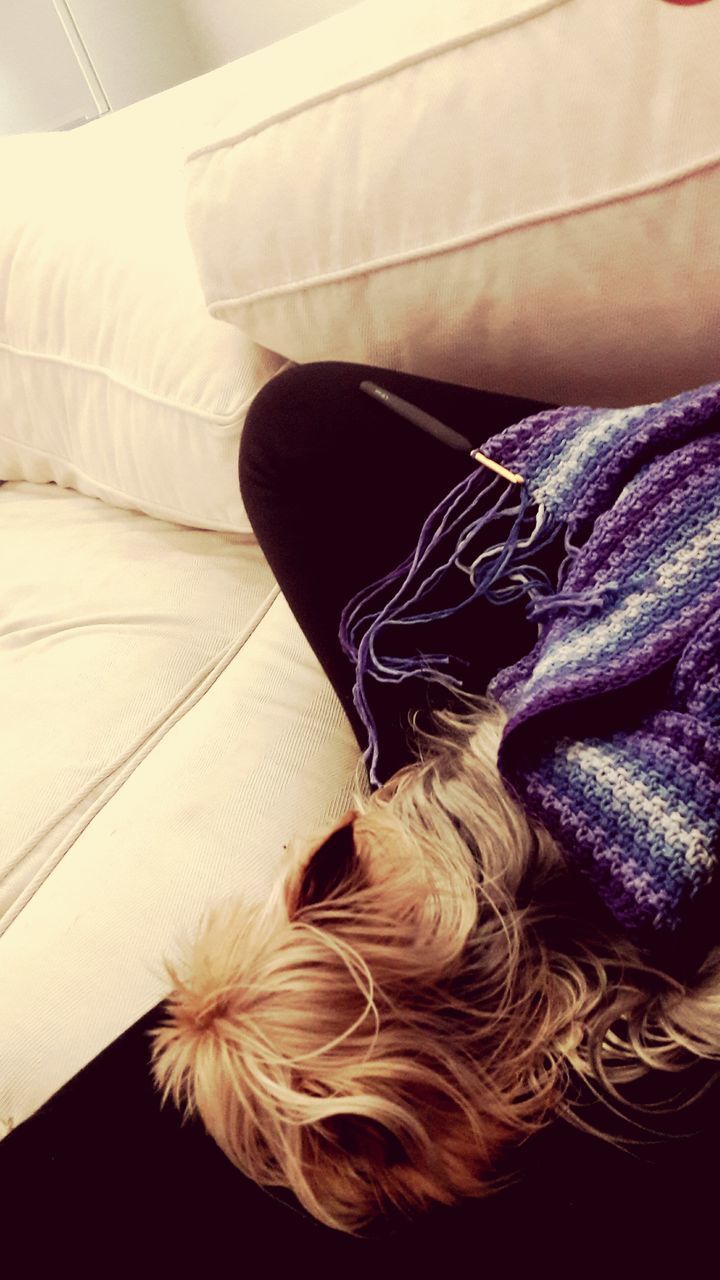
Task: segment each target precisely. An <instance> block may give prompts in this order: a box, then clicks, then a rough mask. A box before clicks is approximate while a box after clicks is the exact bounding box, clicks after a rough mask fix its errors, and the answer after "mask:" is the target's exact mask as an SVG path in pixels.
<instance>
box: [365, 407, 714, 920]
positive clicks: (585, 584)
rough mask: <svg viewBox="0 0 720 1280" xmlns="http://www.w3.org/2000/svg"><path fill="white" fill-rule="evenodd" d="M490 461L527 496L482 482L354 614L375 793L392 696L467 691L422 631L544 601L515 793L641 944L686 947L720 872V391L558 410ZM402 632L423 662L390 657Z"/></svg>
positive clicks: (518, 692) (440, 518)
mask: <svg viewBox="0 0 720 1280" xmlns="http://www.w3.org/2000/svg"><path fill="white" fill-rule="evenodd" d="M483 452H484V453H485V454H487V455H488V456H489V457H490V458H493V459H494V460H495V461H498V462H501V463H502V464H503V465H504V466H505V467H508V468H511V469H512V470H513V471H515V472H519V473H520V475H521V476H523V477H524V484H522V485H521V486H518V485H516V484H512V483H507V482H505V481H503V480H501V479H498V478H494V479H493V480H491V481H490V482H489V481H488V475H489V473H488V471H487V470H486V469H485V468H484V467H482V466H479V467H478V469H477V471H475V472H473V473H472V475H471V476H469V477H468V479H467V480H464V481H463V482H462V483H461V484H460V485H458V486H457V487H456V488H455V489H454V490H453V491H452V493H450V494H449V495H448V497H447V498H446V499H445V500H444V502H443V503H441V504H440V505H439V506H438V507H437V508H436V509H435V511H433V512H432V513H431V515H430V516H429V518H428V520H427V521H426V523H425V525H424V527H423V530H422V533H421V535H420V539H419V541H418V545H417V548H416V550H415V552H414V554H413V555H412V556H411V557H409V558H408V560H406V561H405V562H404V563H403V564H402V565H399V566H398V568H397V569H396V570H394V571H393V573H391V574H389V575H388V576H387V577H386V578H384V579H383V580H382V581H381V582H380V583H375V584H373V585H372V586H371V587H369V588H367V589H366V590H364V591H363V592H361V593H359V595H357V596H356V597H355V598H354V599H353V600H352V601H350V603H349V604H348V606H347V607H346V609H345V611H344V614H343V619H342V625H341V632H340V638H341V642H342V644H343V647H344V649H345V651H346V653H347V654H348V656H349V657H350V658H351V659H352V660H353V661H354V663H355V665H356V684H355V693H354V697H355V704H356V706H357V709H358V712H359V713H360V715H361V717H362V719H363V722H364V723H365V725H366V727H367V730H368V737H369V742H370V746H369V748H368V753H367V759H368V764H369V768H370V777H371V781H372V782H373V784H374V785H377V779H376V778H375V777H374V776H373V771H374V765H375V763H376V761H377V756H378V741H377V733H376V729H375V722H374V717H373V713H372V705H371V704H372V696H373V695H372V688H373V683H374V682H377V681H380V682H384V681H393V682H394V681H397V680H403V679H406V678H408V676H410V675H418V674H420V675H422V676H424V677H426V678H427V679H430V680H433V679H439V680H442V681H443V683H445V684H449V685H450V686H451V687H452V686H455V687H458V686H462V677H461V675H456V674H454V673H453V666H454V664H453V658H452V655H448V654H434V655H433V654H429V655H428V654H422V653H421V652H419V651H418V648H419V646H418V635H419V634H421V633H420V632H419V631H418V628H422V626H423V624H424V623H426V622H430V621H433V620H437V619H438V618H443V617H447V616H449V615H450V614H452V613H455V612H457V611H458V610H459V609H462V608H464V607H466V606H467V604H468V603H469V601H470V600H472V599H476V598H477V597H478V596H482V597H484V598H486V599H488V600H490V601H492V602H493V603H495V604H502V603H503V601H505V600H509V599H515V598H517V597H518V595H525V596H526V597H527V601H528V606H527V608H528V616H529V617H531V618H534V619H536V620H537V622H538V624H539V635H538V640H537V643H536V645H535V647H534V648H533V650H532V652H531V653H529V654H528V655H527V657H526V658H524V659H523V660H522V661H521V662H520V663H518V664H517V665H515V666H513V667H511V668H509V669H506V670H504V671H501V672H500V673H499V674H498V675H497V677H496V678H495V679H494V680H493V681H492V682H491V684H490V686H489V688H488V690H487V692H488V694H489V695H490V696H491V697H493V698H495V699H496V700H497V701H499V702H500V703H501V705H502V706H503V707H504V708H505V710H506V712H507V714H508V722H507V725H506V728H505V731H504V735H503V739H502V742H501V746H500V751H499V757H498V765H499V769H500V772H501V775H502V777H503V779H504V781H505V783H506V785H507V786H508V788H509V789H510V790H511V791H512V792H513V793H514V794H515V795H516V797H517V798H519V800H520V801H521V803H522V804H523V805H524V806H525V808H526V810H527V812H528V813H529V814H531V816H532V817H534V818H535V819H537V820H538V821H540V822H541V823H542V824H543V825H544V826H545V827H546V829H547V830H548V831H549V832H550V834H551V835H552V836H553V837H554V838H555V840H556V841H557V843H558V844H559V846H560V847H561V849H562V850H563V853H564V855H565V857H566V859H567V860H568V862H569V863H570V864H571V865H573V866H575V867H576V868H577V869H578V870H580V871H581V872H582V873H583V874H584V875H586V876H587V877H588V878H589V879H590V881H591V882H592V884H593V885H594V887H595V889H596V890H597V892H598V893H599V895H600V897H601V898H602V900H603V901H604V903H605V904H606V906H607V907H608V908H609V910H610V911H611V913H612V915H613V916H614V917H615V919H616V920H617V921H618V922H619V923H620V924H621V925H622V926H623V927H624V928H626V929H627V930H628V931H629V932H630V933H631V934H635V935H636V937H637V939H638V940H639V941H642V942H644V943H645V945H652V940H653V939H665V940H667V938H668V937H672V935H673V934H674V933H676V931H678V930H679V929H680V927H681V926H682V925H683V924H684V923H687V921H688V919H689V918H690V911H691V907H692V905H693V904H694V903H695V900H696V899H697V897H698V895H699V894H701V891H703V890H705V889H706V888H708V886H710V884H711V882H712V880H713V875H714V872H715V870H716V866H717V863H718V856H719V854H720V383H714V384H710V385H708V386H704V387H700V388H698V389H696V390H693V391H689V392H683V393H682V394H680V395H676V396H673V397H671V398H670V399H668V400H665V401H661V402H657V403H654V404H649V405H639V406H634V407H631V408H626V409H592V408H589V407H586V406H579V407H578V406H568V407H563V408H559V409H555V410H547V411H544V412H542V413H539V414H536V415H533V416H532V417H530V418H526V419H524V420H523V421H522V422H519V423H516V424H514V425H513V426H511V427H509V428H507V429H506V430H504V431H503V432H501V433H500V434H498V435H497V436H495V437H493V439H492V440H491V441H489V442H488V443H486V444H484V445H483ZM503 526H504V527H503ZM488 530H496V531H497V538H496V540H495V541H492V539H491V541H492V545H491V546H490V547H488ZM559 531H566V534H565V536H566V549H567V552H568V556H567V559H566V561H565V562H564V564H563V567H562V570H561V574H560V580H559V582H558V584H557V588H556V589H553V586H552V584H550V583H549V582H548V581H547V579H546V578H545V575H543V574H542V573H541V572H540V570H539V569H538V568H537V567H536V566H534V565H533V554H534V552H535V551H536V550H537V549H538V548H539V547H541V546H543V545H544V544H545V543H546V541H547V540H548V539H549V538H552V537H555V536H558V533H559ZM448 588H450V589H451V592H452V590H456V593H457V599H454V600H452V601H451V602H450V603H449V604H448ZM440 591H442V592H443V593H444V595H443V597H442V600H443V603H442V608H437V607H435V608H433V604H434V602H436V601H437V599H438V592H440ZM398 626H402V627H404V628H406V630H405V632H404V635H405V636H407V644H408V647H409V646H410V644H411V643H412V645H413V649H412V651H411V652H408V653H407V654H404V655H402V656H392V657H391V656H388V655H387V653H385V652H384V650H383V642H386V641H387V639H388V634H389V631H390V630H393V633H394V639H395V643H394V646H393V648H394V650H395V651H396V650H397V635H398V631H397V627H398ZM386 648H387V645H386ZM719 923H720V922H719Z"/></svg>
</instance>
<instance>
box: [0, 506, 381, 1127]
mask: <svg viewBox="0 0 720 1280" xmlns="http://www.w3.org/2000/svg"><path fill="white" fill-rule="evenodd" d="M0 546H2V576H3V612H2V630H1V633H0V704H1V705H2V708H3V715H2V729H1V730H0V812H1V813H2V827H1V830H2V836H1V842H0V889H1V890H2V894H3V900H2V909H3V916H2V925H1V930H0V1028H1V1029H2V1031H1V1033H0V1043H1V1044H2V1051H1V1052H0V1136H3V1135H4V1134H5V1133H7V1132H8V1131H9V1130H10V1129H11V1128H12V1127H14V1126H16V1125H18V1124H19V1123H21V1122H22V1121H23V1120H24V1119H26V1118H27V1117H28V1116H29V1115H31V1114H32V1113H33V1112H34V1111H35V1110H36V1109H37V1108H38V1107H39V1106H41V1105H42V1103H43V1102H44V1101H46V1099H47V1098H49V1097H50V1096H51V1095H52V1094H53V1093H54V1092H55V1091H56V1090H57V1089H58V1088H60V1087H61V1086H62V1085H63V1084H64V1083H65V1082H66V1081H67V1080H68V1079H70V1077H71V1076H72V1075H74V1074H75V1073H76V1072H77V1071H78V1070H80V1069H81V1068H82V1067H83V1066H84V1065H85V1064H86V1063H87V1062H89V1061H90V1060H91V1059H92V1058H93V1057H94V1056H95V1055H96V1054H97V1053H99V1052H100V1051H101V1050H102V1049H103V1048H105V1046H106V1045H107V1044H109V1043H110V1042H111V1041H112V1040H113V1039H115V1037H116V1036H118V1035H119V1034H120V1033H121V1032H122V1031H124V1030H125V1029H126V1028H127V1027H128V1026H129V1025H131V1023H132V1022H134V1021H135V1020H136V1019H138V1018H139V1017H141V1016H142V1015H143V1014H144V1013H145V1012H147V1010H148V1009H150V1008H152V1007H153V1005H154V1004H156V1003H157V1002H158V1001H159V1000H160V999H162V997H163V995H164V994H165V992H166V991H167V986H168V983H167V980H166V979H165V975H164V973H163V971H162V967H161V958H162V956H163V955H164V954H165V955H173V954H174V953H175V951H176V948H177V946H179V945H180V944H181V942H182V938H183V937H185V936H188V935H191V934H192V933H193V931H194V930H195V928H196V926H197V924H198V922H199V920H200V918H201V916H202V914H203V912H204V911H205V909H206V908H207V907H208V906H209V905H210V904H211V903H212V902H214V901H216V900H219V899H220V898H222V897H224V896H226V895H228V894H235V893H239V894H247V895H251V896H256V897H258V896H259V897H261V896H262V895H263V894H264V893H266V892H267V890H268V888H269V886H270V884H271V883H272V879H273V876H274V874H275V873H276V872H277V867H278V860H279V858H280V855H281V852H282V846H283V844H284V843H286V842H287V841H288V839H290V838H291V837H292V836H294V835H302V834H308V833H312V831H313V830H314V828H316V827H320V826H322V825H324V824H325V823H326V821H331V820H332V819H333V818H334V817H336V816H338V815H339V814H340V813H342V812H343V811H344V809H345V808H347V802H348V798H349V794H350V789H351V784H352V780H353V777H354V773H355V769H356V766H357V763H358V758H359V752H358V749H357V745H356V743H355V740H354V738H353V736H352V733H351V731H350V728H349V726H348V724H347V721H346V719H345V717H344V715H343V713H342V710H341V708H340V705H339V703H338V702H337V699H336V698H335V696H334V694H333V692H332V689H331V688H330V686H329V684H328V682H327V680H326V678H325V676H324V675H323V674H322V672H321V670H320V668H319V666H318V664H317V662H316V660H315V658H314V656H313V655H312V653H311V651H310V649H309V647H308V645H307V644H306V642H305V640H304V638H303V637H302V635H301V633H300V631H299V629H298V627H297V624H296V623H295V622H294V619H293V618H292V615H291V614H290V612H289V610H288V608H287V605H286V604H285V601H284V599H283V598H282V597H281V596H278V595H277V588H276V587H275V585H274V583H273V580H272V577H271V575H270V571H269V569H268V567H267V565H266V563H265V562H264V560H263V558H262V556H261V553H260V551H259V549H258V548H257V546H255V545H253V544H252V543H251V542H250V541H249V540H248V539H247V538H243V537H242V536H238V535H232V534H221V533H216V532H211V531H204V530H200V531H199V530H191V529H187V528H183V527H180V526H176V525H175V526H174V525H171V524H167V523H163V522H160V521H157V520H154V519H151V518H149V517H147V516H145V515H142V514H140V513H137V512H128V511H122V510H113V509H112V508H111V507H109V506H108V505H107V504H105V503H103V502H100V501H98V500H97V499H94V498H89V497H85V496H84V495H80V494H77V493H73V492H70V491H67V490H63V489H59V488H56V487H55V486H53V485H34V484H31V483H28V482H21V483H18V484H7V485H4V486H3V487H2V488H0Z"/></svg>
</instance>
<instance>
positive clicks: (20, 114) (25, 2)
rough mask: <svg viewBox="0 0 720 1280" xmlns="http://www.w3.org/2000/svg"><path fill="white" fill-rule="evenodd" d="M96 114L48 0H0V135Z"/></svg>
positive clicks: (52, 126) (52, 127) (61, 123)
mask: <svg viewBox="0 0 720 1280" xmlns="http://www.w3.org/2000/svg"><path fill="white" fill-rule="evenodd" d="M96 115H97V108H96V106H95V103H94V101H93V98H92V94H91V93H90V90H89V89H88V87H87V84H86V82H85V79H84V77H83V74H82V72H81V70H80V68H79V66H78V64H77V60H76V58H75V55H74V53H73V51H72V49H71V47H70V45H69V44H68V42H67V39H66V36H65V32H64V31H63V28H62V25H61V23H60V20H59V18H58V16H57V14H56V12H55V10H54V8H53V6H52V4H51V3H50V0H22V4H17V3H10V0H0V134H3V133H31V132H34V131H35V130H39V129H57V128H60V127H62V126H63V125H65V124H69V123H70V122H71V121H72V120H78V119H82V118H83V116H89V117H91V118H92V117H94V116H96Z"/></svg>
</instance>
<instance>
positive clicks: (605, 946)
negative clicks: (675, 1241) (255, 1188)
mask: <svg viewBox="0 0 720 1280" xmlns="http://www.w3.org/2000/svg"><path fill="white" fill-rule="evenodd" d="M465 701H466V702H467V703H469V704H470V710H469V711H467V710H466V711H465V712H459V711H452V712H450V711H446V712H442V713H439V714H438V715H437V717H436V725H435V729H434V732H433V734H432V735H427V734H419V739H420V743H421V746H420V756H419V759H418V760H417V762H416V763H414V764H412V765H409V766H408V767H407V768H405V769H402V770H401V771H400V772H399V773H397V774H396V775H395V776H394V777H393V778H392V779H391V780H390V781H389V782H388V783H387V784H386V785H385V786H383V787H382V788H381V789H379V790H378V791H376V792H374V793H373V794H372V795H370V796H369V797H367V796H363V795H361V794H360V793H358V795H357V796H356V798H355V804H356V807H357V816H356V817H355V820H354V826H353V837H354V850H353V852H352V856H351V857H348V858H347V860H346V863H345V864H344V865H343V866H341V867H339V868H336V871H335V875H334V877H333V879H332V881H331V882H330V883H329V885H326V886H325V887H323V885H322V875H318V874H315V875H314V876H313V874H311V871H312V864H313V857H312V856H311V857H310V858H309V859H308V850H307V848H301V849H300V850H297V849H296V850H295V851H293V852H292V853H291V855H290V866H289V867H288V871H287V874H286V876H285V877H284V879H283V880H282V881H280V882H279V883H278V884H277V886H276V888H275V891H274V892H273V894H272V896H271V898H270V900H269V901H268V902H267V903H266V904H263V905H262V906H248V905H246V904H243V903H242V902H231V903H229V904H225V905H223V906H221V907H219V908H217V909H216V910H214V911H212V912H211V913H210V915H209V918H208V919H207V922H206V923H205V924H204V926H203V927H202V929H201V932H200V934H199V936H198V938H197V940H196V942H195V945H194V947H193V949H192V950H191V953H190V954H189V956H188V958H187V966H186V971H185V972H184V974H183V975H180V974H179V973H178V971H177V969H176V967H175V966H174V965H172V964H170V963H168V962H167V961H166V962H165V963H166V968H167V970H168V974H169V976H170V979H171V982H172V984H173V990H172V993H171V995H170V997H169V999H168V1002H167V1012H168V1015H169V1019H168V1021H167V1022H166V1023H165V1024H164V1025H163V1026H161V1027H159V1028H157V1029H155V1031H154V1032H153V1033H151V1034H152V1039H153V1073H154V1078H155V1081H156V1084H157V1086H158V1088H160V1089H161V1090H162V1095H163V1102H165V1101H166V1100H167V1099H168V1098H169V1097H172V1099H173V1100H174V1102H175V1104H176V1105H177V1106H178V1107H180V1106H182V1105H184V1107H185V1110H186V1113H187V1114H196V1113H198V1114H199V1115H200V1116H201V1118H202V1120H203V1122H204V1124H205V1126H206V1128H207V1130H208V1132H209V1133H210V1134H211V1135H212V1137H213V1138H214V1139H215V1140H216V1141H217V1142H218V1144H219V1145H220V1147H221V1148H222V1150H223V1151H224V1152H225V1153H226V1155H227V1156H228V1157H229V1159H230V1160H232V1161H233V1162H234V1164H236V1165H237V1166H238V1168H239V1169H241V1170H242V1171H243V1173H245V1174H246V1175H247V1176H249V1177H250V1178H252V1179H254V1180H255V1181H256V1182H258V1183H260V1184H261V1185H263V1186H266V1187H268V1186H273V1185H275V1186H284V1187H288V1188H290V1189H291V1190H292V1191H293V1192H294V1194H295V1195H296V1197H297V1199H298V1200H299V1201H300V1203H301V1204H302V1205H303V1206H304V1207H305V1208H306V1209H307V1210H308V1211H309V1212H310V1213H311V1214H312V1215H314V1216H315V1217H316V1218H317V1219H319V1220H320V1221H321V1222H323V1223H325V1224H326V1225H328V1226H330V1227H334V1228H336V1229H339V1230H342V1231H348V1232H352V1233H357V1232H359V1231H360V1230H361V1229H362V1228H363V1227H365V1226H366V1225H367V1224H368V1223H370V1222H371V1221H372V1220H373V1219H374V1218H375V1217H376V1216H377V1215H378V1214H380V1213H382V1212H383V1211H384V1210H386V1209H387V1208H388V1207H389V1206H393V1207H394V1208H396V1209H399V1210H401V1211H403V1212H406V1213H407V1212H412V1211H415V1210H418V1209H422V1208H423V1207H426V1206H427V1205H429V1204H430V1203H431V1202H432V1201H439V1202H442V1203H445V1204H451V1203H454V1202H455V1201H457V1200H459V1199H461V1198H463V1197H467V1196H473V1197H477V1196H484V1195H487V1194H489V1193H490V1192H492V1191H496V1190H498V1189H499V1188H500V1187H502V1186H504V1185H506V1183H507V1182H508V1181H510V1180H511V1179H512V1176H513V1175H512V1174H511V1173H508V1172H507V1171H506V1169H505V1168H504V1163H503V1162H504V1156H505V1154H506V1153H507V1152H508V1151H509V1150H511V1149H512V1148H513V1147H514V1146H516V1145H517V1144H518V1143H519V1142H521V1141H523V1140H524V1139H526V1138H527V1137H528V1136H530V1135H531V1134H533V1133H535V1132H536V1131H538V1130H539V1129H540V1128H542V1127H543V1126H544V1125H545V1124H547V1122H548V1121H549V1120H550V1119H551V1118H552V1117H553V1116H554V1115H557V1114H561V1115H564V1116H565V1117H566V1118H567V1119H568V1120H570V1122H571V1123H573V1124H576V1125H578V1126H579V1127H581V1128H586V1129H589V1130H590V1131H591V1132H593V1133H597V1134H598V1135H599V1136H608V1135H607V1134H605V1133H604V1132H603V1131H601V1130H598V1129H596V1128H593V1127H592V1126H589V1125H588V1124H587V1122H586V1121H584V1120H583V1119H582V1117H581V1116H580V1114H579V1112H578V1109H577V1108H576V1107H575V1105H574V1103H573V1100H572V1098H571V1096H570V1095H571V1093H572V1090H571V1089H570V1085H571V1084H572V1082H573V1081H574V1080H575V1081H580V1082H582V1083H584V1084H585V1085H587V1086H589V1088H590V1090H591V1091H592V1092H593V1093H595V1094H599V1096H601V1097H603V1098H605V1099H606V1100H607V1102H608V1105H609V1106H610V1107H612V1105H613V1102H617V1101H622V1095H621V1093H620V1092H619V1090H618V1088H617V1086H618V1085H619V1084H622V1083H624V1082H628V1081H632V1080H636V1079H638V1078H640V1077H641V1076H643V1075H644V1074H646V1073H647V1072H648V1071H650V1070H660V1071H664V1072H676V1071H680V1070H682V1069H683V1068H684V1067H686V1066H688V1065H690V1063H691V1062H693V1061H696V1060H697V1058H703V1057H704V1058H715V1057H718V1056H720V949H717V948H716V949H715V950H713V951H712V952H711V953H710V954H709V955H708V957H707V959H706V961H705V962H704V964H703V965H702V966H701V967H700V969H699V971H698V973H697V974H696V977H695V979H694V981H693V984H692V985H689V984H686V983H684V982H681V981H680V980H678V979H677V978H674V977H671V976H670V975H669V974H667V973H664V972H662V971H661V970H659V969H657V968H655V967H654V966H653V965H651V964H649V963H647V962H646V961H645V960H644V959H643V958H642V956H641V954H640V953H639V951H638V950H637V949H636V948H635V947H634V946H633V944H632V943H631V942H629V941H628V940H627V939H626V938H625V937H624V936H622V935H621V934H620V931H619V930H617V931H615V930H613V929H612V928H610V927H608V926H607V924H606V922H605V921H599V920H597V919H593V918H592V910H591V909H590V908H589V907H588V902H587V901H584V900H583V897H582V886H579V885H578V884H577V882H576V880H575V879H574V878H573V877H572V876H571V875H570V874H569V873H568V871H567V868H566V866H565V863H564V861H563V859H562V857H561V856H560V854H559V852H558V850H557V848H556V846H555V845H554V844H553V842H552V840H551V839H550V837H549V836H548V835H547V834H546V833H545V832H544V831H543V830H541V829H540V828H538V827H537V826H536V825H534V824H533V823H532V822H530V821H529V820H528V819H527V818H526V816H525V814H524V812H523V810H522V809H521V808H520V806H519V805H518V804H516V803H515V801H514V800H513V799H512V798H511V796H510V795H509V794H508V792H507V790H506V789H505V787H504V785H503V783H502V781H501V779H500V776H499V774H498V770H497V765H496V760H497V749H498V743H499V739H500V735H501V732H502V726H503V720H504V718H503V714H502V712H501V711H500V710H499V708H497V707H495V706H493V705H492V704H490V703H488V702H486V701H484V700H479V699H465ZM578 895H580V896H579V897H578ZM579 904H580V905H579ZM634 1105H636V1106H637V1104H634ZM610 1140H612V1138H611V1139H610Z"/></svg>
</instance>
